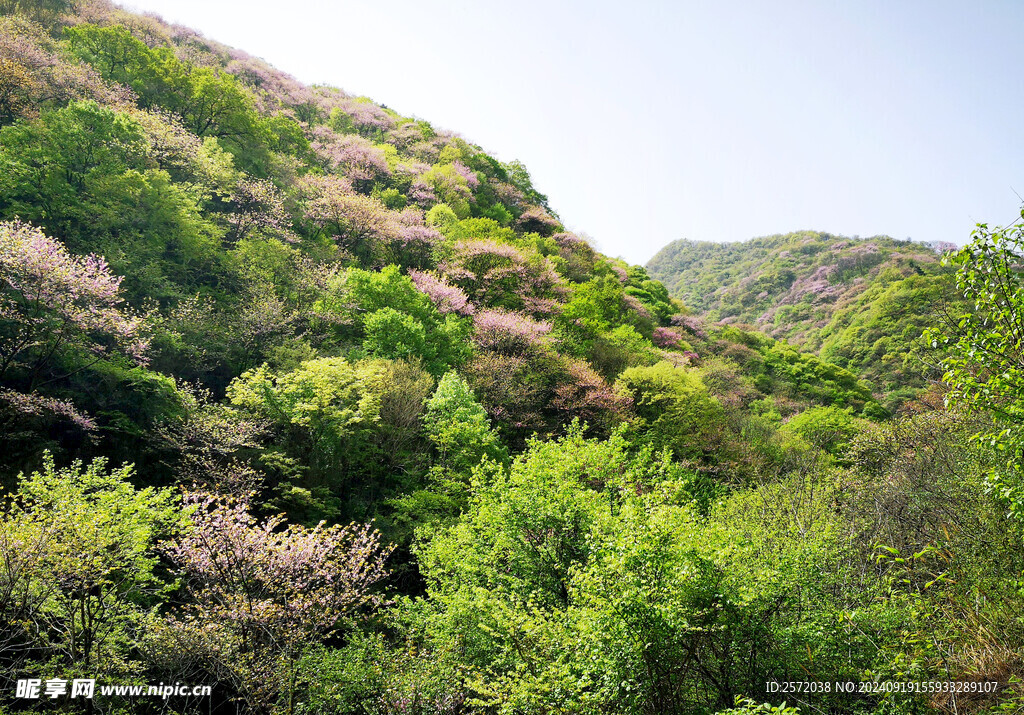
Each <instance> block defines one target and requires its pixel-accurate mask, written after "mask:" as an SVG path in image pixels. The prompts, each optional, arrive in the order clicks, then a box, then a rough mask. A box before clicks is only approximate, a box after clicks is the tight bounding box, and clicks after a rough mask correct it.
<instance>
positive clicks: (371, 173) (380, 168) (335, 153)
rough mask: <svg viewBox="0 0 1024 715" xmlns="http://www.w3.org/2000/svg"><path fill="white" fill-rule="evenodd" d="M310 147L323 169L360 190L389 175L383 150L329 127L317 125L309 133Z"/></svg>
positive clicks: (389, 169)
mask: <svg viewBox="0 0 1024 715" xmlns="http://www.w3.org/2000/svg"><path fill="white" fill-rule="evenodd" d="M310 146H311V147H312V149H313V151H314V152H316V154H317V156H319V157H320V160H321V162H322V163H323V164H324V165H325V168H327V169H328V170H330V171H337V172H339V173H341V174H343V175H345V176H346V177H348V178H349V179H350V180H352V181H353V182H355V183H357V185H359V186H361V187H363V188H368V187H369V185H370V184H372V182H373V181H374V180H378V179H382V178H384V177H387V176H390V174H391V168H390V167H389V166H388V161H387V156H386V155H385V153H384V150H383V149H381V148H380V147H378V146H375V145H374V144H373V142H371V141H369V140H367V139H364V138H362V137H360V136H357V135H353V134H338V133H337V132H335V131H334V130H332V129H331V128H330V127H325V126H319V127H316V128H315V129H314V130H313V141H312V143H311V145H310Z"/></svg>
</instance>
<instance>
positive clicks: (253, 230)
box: [224, 178, 298, 244]
mask: <svg viewBox="0 0 1024 715" xmlns="http://www.w3.org/2000/svg"><path fill="white" fill-rule="evenodd" d="M227 204H228V206H229V207H230V208H231V213H229V214H228V216H227V224H228V232H227V234H226V235H225V237H224V240H225V241H226V242H227V243H229V244H235V243H237V242H238V241H241V240H242V239H244V238H248V237H250V236H265V237H270V238H278V239H280V240H282V241H287V242H289V243H295V242H297V241H298V237H297V236H296V235H295V234H294V233H292V230H291V219H290V218H289V216H288V212H287V211H286V210H285V208H284V195H283V194H282V193H281V191H280V190H279V189H278V188H277V187H276V186H274V184H273V183H272V182H270V181H267V180H266V179H249V178H244V179H241V180H240V181H239V182H238V183H237V184H236V185H235V188H234V190H233V191H232V192H231V195H230V196H228V199H227Z"/></svg>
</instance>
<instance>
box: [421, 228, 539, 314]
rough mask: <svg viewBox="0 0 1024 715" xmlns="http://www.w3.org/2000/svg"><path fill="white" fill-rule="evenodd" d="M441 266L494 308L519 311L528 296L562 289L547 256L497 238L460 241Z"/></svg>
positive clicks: (449, 276)
mask: <svg viewBox="0 0 1024 715" xmlns="http://www.w3.org/2000/svg"><path fill="white" fill-rule="evenodd" d="M439 269H440V272H441V273H442V275H444V276H445V277H446V278H447V279H448V280H450V281H451V282H453V283H455V284H456V285H457V286H459V287H460V288H462V289H463V290H464V291H466V293H467V294H468V295H469V297H470V298H471V299H472V300H473V301H474V302H475V303H478V304H480V303H482V304H485V305H489V306H492V307H494V308H506V309H511V310H518V309H521V308H524V307H526V299H527V298H531V297H532V298H549V297H551V296H552V295H553V294H555V293H556V292H558V290H559V278H558V275H557V274H555V272H554V269H553V268H552V267H551V263H550V262H549V261H548V260H547V259H545V258H542V257H541V256H538V255H531V256H527V255H525V254H523V253H522V252H521V251H519V250H518V249H517V248H515V247H514V246H510V245H508V244H504V243H498V242H496V241H460V242H459V243H458V244H457V245H456V247H455V252H454V255H453V256H452V257H451V258H450V259H448V260H447V261H445V262H444V263H442V264H441V265H440V266H439Z"/></svg>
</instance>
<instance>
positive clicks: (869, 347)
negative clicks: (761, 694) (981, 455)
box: [647, 231, 955, 397]
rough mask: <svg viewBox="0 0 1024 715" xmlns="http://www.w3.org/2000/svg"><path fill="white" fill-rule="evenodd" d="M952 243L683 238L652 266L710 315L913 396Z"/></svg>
mask: <svg viewBox="0 0 1024 715" xmlns="http://www.w3.org/2000/svg"><path fill="white" fill-rule="evenodd" d="M951 249H955V246H953V245H952V244H945V243H942V242H935V243H931V244H923V243H917V242H913V241H909V240H908V241H901V240H896V239H893V238H891V237H888V236H873V237H870V238H849V237H845V236H838V235H834V234H830V233H823V232H816V231H798V232H794V233H787V234H778V235H773V236H765V237H761V238H755V239H751V240H750V241H745V242H739V243H711V242H701V241H691V240H685V239H684V240H679V241H674V242H673V243H670V244H669V245H668V246H666V247H665V248H663V249H662V250H661V251H659V252H658V253H657V254H656V255H655V256H654V257H653V258H652V259H651V260H650V262H649V263H648V264H647V270H648V272H649V273H650V275H651V277H652V278H655V279H656V280H660V281H661V282H662V283H664V284H665V286H666V287H668V289H669V292H670V293H671V294H672V296H673V297H676V298H679V299H680V300H682V301H683V302H685V303H686V304H687V305H688V306H689V307H690V308H691V309H693V310H694V311H695V312H697V313H698V314H700V315H702V316H703V317H705V318H706V319H708V320H709V321H712V322H721V323H726V324H737V325H745V326H751V327H753V328H756V329H757V330H759V331H762V332H764V333H766V334H768V335H770V336H772V337H774V338H776V339H780V340H786V341H788V342H790V343H792V344H793V345H794V346H797V347H799V348H801V349H805V350H810V351H813V352H817V353H819V354H820V355H821V357H823V358H825V359H827V360H829V361H831V362H834V363H836V364H838V365H841V366H842V367H846V368H848V369H851V370H854V371H856V372H858V373H859V374H862V375H863V376H865V377H866V378H868V379H869V380H872V381H873V382H875V383H876V384H877V385H878V386H879V388H880V389H881V390H883V391H885V392H893V391H895V392H897V393H899V394H900V396H901V397H908V396H909V394H910V393H909V391H910V389H911V388H914V389H916V388H919V387H921V386H923V385H924V384H925V381H924V378H923V377H922V375H923V374H924V373H925V372H926V370H925V369H924V367H923V365H922V364H921V363H920V362H919V361H914V360H910V359H908V354H909V353H912V352H913V343H914V342H915V341H916V340H917V338H918V337H919V335H920V332H921V328H923V326H924V325H925V324H926V323H927V320H928V318H929V316H930V315H931V314H932V312H933V311H934V310H935V309H936V308H937V307H938V306H941V305H942V304H943V301H944V300H949V299H951V296H949V295H948V290H946V289H947V288H948V285H947V283H948V281H947V280H946V275H947V273H946V271H945V269H944V268H943V267H942V265H941V253H942V252H944V251H947V250H951Z"/></svg>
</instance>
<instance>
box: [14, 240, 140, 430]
mask: <svg viewBox="0 0 1024 715" xmlns="http://www.w3.org/2000/svg"><path fill="white" fill-rule="evenodd" d="M120 285H121V278H120V277H119V276H115V275H113V274H111V272H110V270H109V269H108V268H107V264H106V262H105V261H104V260H103V259H102V258H100V257H98V256H85V257H80V256H73V255H71V254H69V253H68V252H67V251H66V250H65V249H64V246H63V245H62V244H61V243H60V242H59V241H56V240H55V239H52V238H50V237H48V236H46V235H45V234H43V232H42V231H40V230H39V229H37V228H34V227H32V226H29V225H28V224H24V223H20V222H17V221H13V222H4V223H0V384H7V385H10V386H11V387H12V388H14V392H16V393H18V396H15V397H12V395H13V394H14V392H12V391H11V390H5V391H4V394H5V398H4V399H5V401H6V402H7V403H8V404H9V405H12V406H13V407H15V409H17V410H19V411H21V412H27V413H29V414H38V413H39V412H38V411H39V410H47V411H50V412H57V413H60V412H61V411H63V410H67V409H70V406H69V405H68V404H67V403H64V402H60V401H56V402H55V401H53V400H48V399H46V398H42V397H40V396H39V395H37V394H36V393H35V391H36V390H37V389H38V388H41V387H43V386H44V385H47V384H49V383H52V382H55V381H57V380H61V379H63V378H65V377H68V376H69V373H67V372H64V371H62V370H60V369H58V368H57V365H58V358H59V356H61V355H63V354H65V353H68V352H73V353H80V354H86V355H90V354H91V355H93V356H94V358H93V362H95V361H97V360H99V359H101V358H102V357H103V356H104V355H107V354H109V353H110V352H111V350H112V349H113V350H117V351H119V352H122V353H125V354H127V355H128V356H129V357H130V358H132V359H133V360H135V361H136V362H138V363H140V364H141V363H143V362H144V361H145V358H144V354H145V351H146V348H147V346H148V342H147V339H146V337H145V336H144V335H143V323H142V319H141V318H139V317H137V316H134V315H132V314H130V313H129V312H128V311H126V310H125V309H124V308H123V307H122V305H121V304H122V298H121V296H120V294H119V288H120ZM88 364H89V363H86V365H88ZM81 369H83V367H81V366H80V367H77V368H75V369H74V371H75V372H77V371H78V370H81ZM58 403H60V404H58ZM75 421H78V420H77V419H76V420H75ZM83 426H84V425H83Z"/></svg>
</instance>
